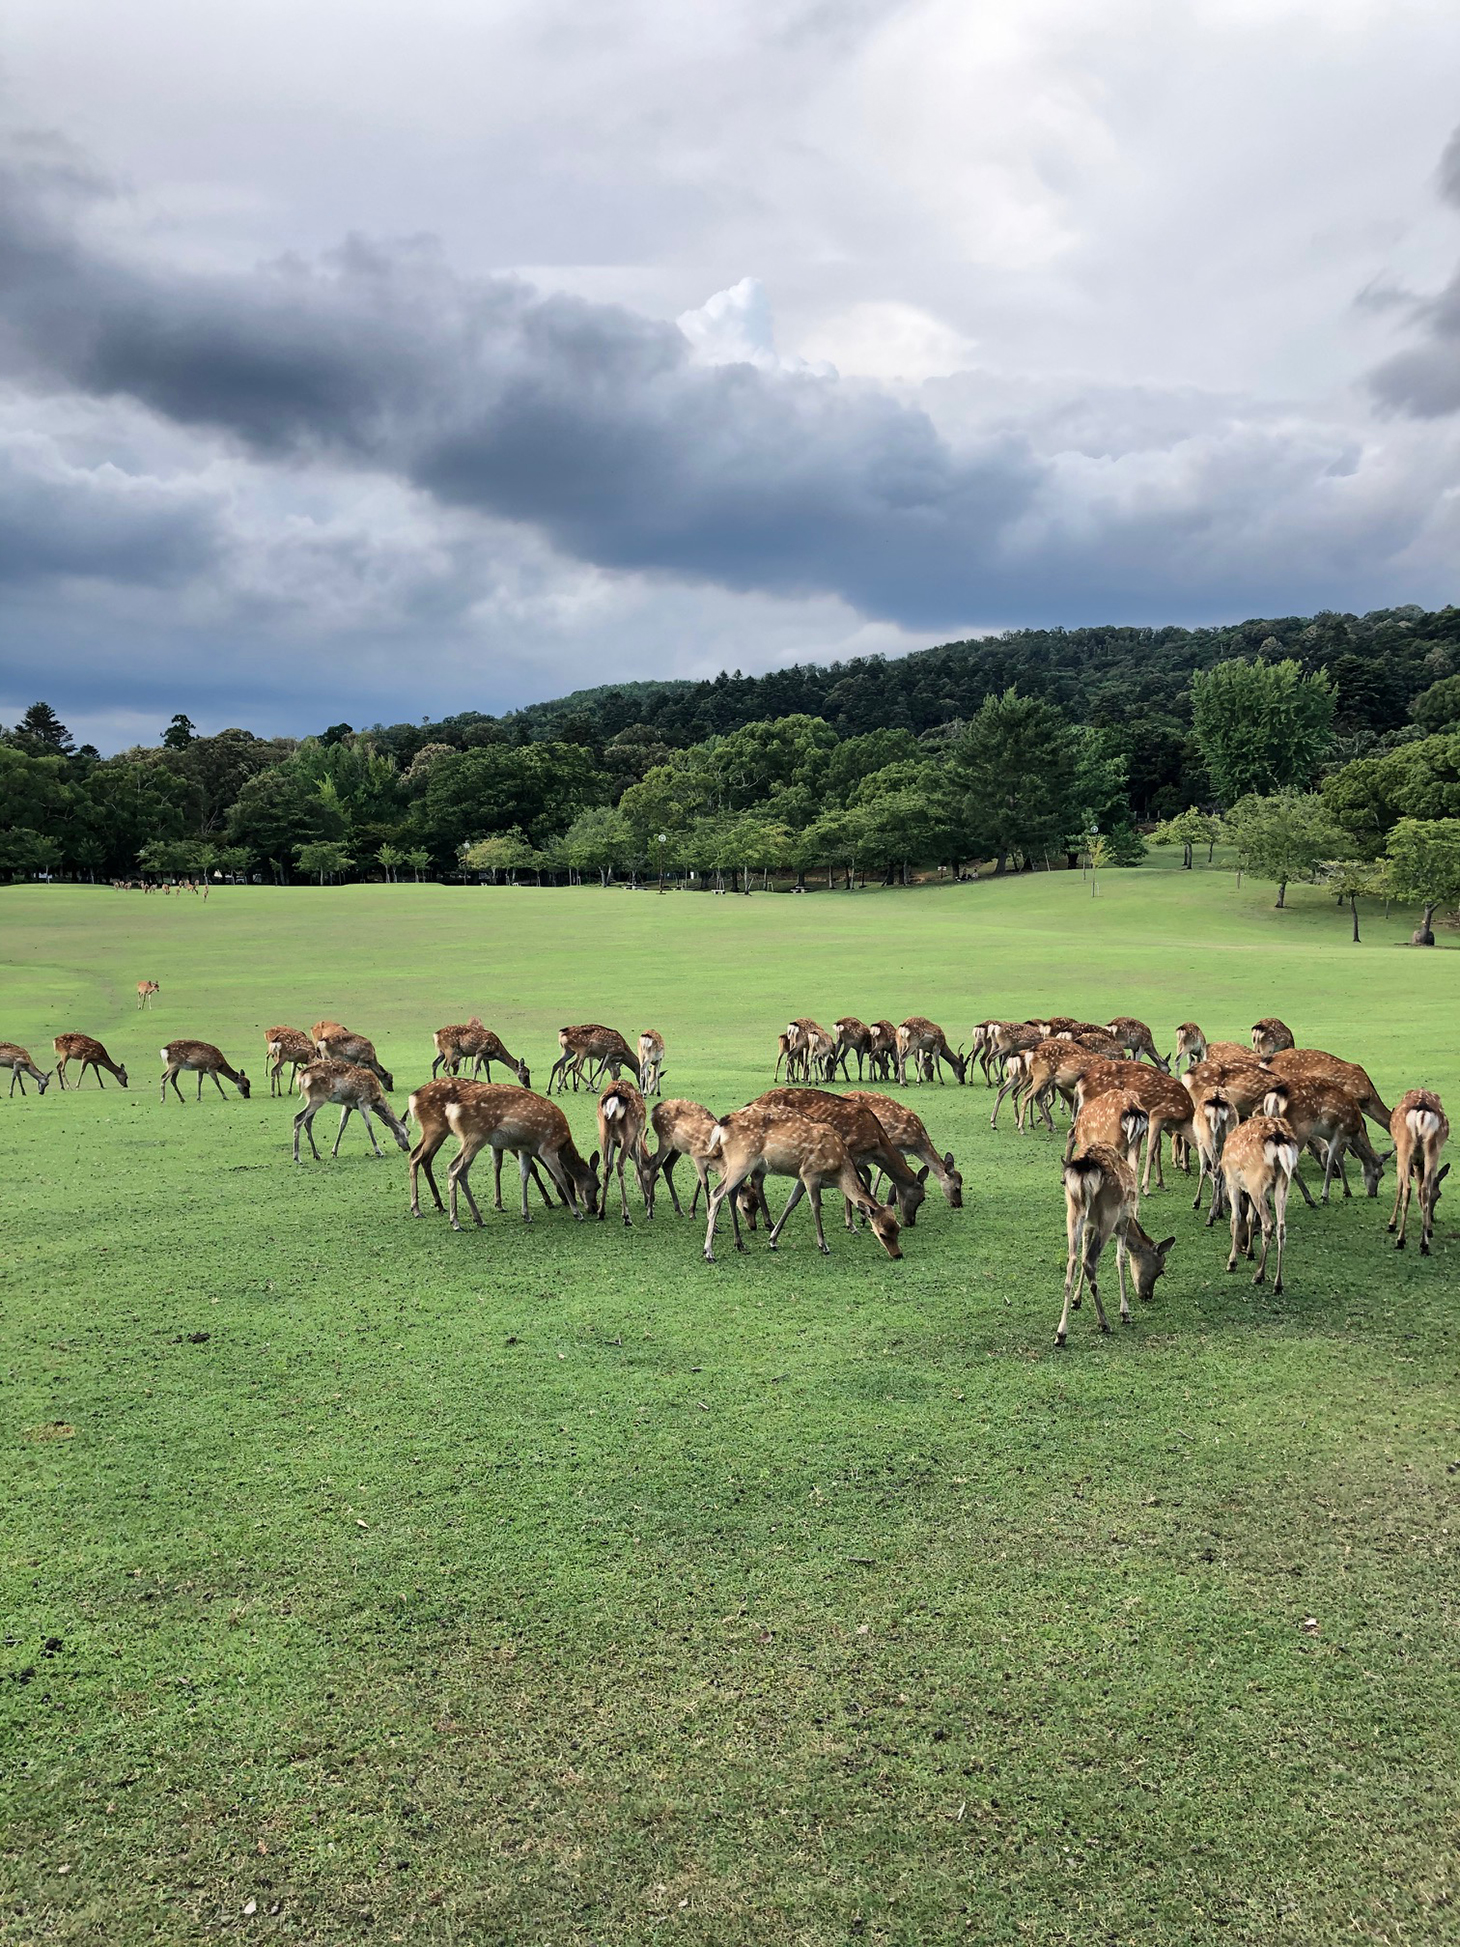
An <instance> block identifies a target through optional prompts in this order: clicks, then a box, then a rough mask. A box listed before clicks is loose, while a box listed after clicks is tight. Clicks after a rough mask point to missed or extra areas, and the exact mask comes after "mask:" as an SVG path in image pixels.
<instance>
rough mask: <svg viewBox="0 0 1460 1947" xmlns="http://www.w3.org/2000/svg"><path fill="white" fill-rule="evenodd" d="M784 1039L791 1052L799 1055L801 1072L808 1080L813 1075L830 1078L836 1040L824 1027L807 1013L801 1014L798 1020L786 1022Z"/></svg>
mask: <svg viewBox="0 0 1460 1947" xmlns="http://www.w3.org/2000/svg"><path fill="white" fill-rule="evenodd" d="M786 1041H787V1044H788V1046H789V1048H790V1050H791V1052H792V1053H793V1054H795V1055H796V1056H798V1057H799V1060H800V1067H801V1073H802V1075H803V1077H804V1078H805V1079H806V1080H808V1081H809V1080H810V1079H811V1077H812V1076H813V1075H815V1076H816V1077H817V1078H818V1080H825V1081H829V1080H830V1079H831V1064H832V1063H833V1062H834V1061H835V1059H836V1055H835V1049H836V1041H835V1039H834V1037H833V1036H831V1035H829V1034H828V1033H827V1031H826V1029H825V1028H824V1027H822V1026H821V1025H820V1024H819V1023H818V1022H816V1021H813V1020H812V1019H811V1018H810V1017H809V1015H803V1016H801V1018H800V1019H799V1020H795V1021H792V1022H790V1023H788V1025H787V1028H786Z"/></svg>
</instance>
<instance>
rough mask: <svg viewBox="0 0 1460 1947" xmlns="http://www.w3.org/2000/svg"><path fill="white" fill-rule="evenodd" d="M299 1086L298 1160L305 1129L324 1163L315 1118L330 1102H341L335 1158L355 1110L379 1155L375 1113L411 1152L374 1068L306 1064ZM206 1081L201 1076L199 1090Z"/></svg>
mask: <svg viewBox="0 0 1460 1947" xmlns="http://www.w3.org/2000/svg"><path fill="white" fill-rule="evenodd" d="M294 1080H295V1083H296V1085H297V1087H298V1089H299V1093H300V1094H301V1095H302V1096H303V1098H304V1107H303V1108H302V1109H301V1110H300V1111H299V1113H298V1115H296V1116H295V1118H294V1160H295V1162H296V1163H297V1162H298V1161H299V1160H300V1158H299V1132H300V1131H301V1129H302V1130H303V1132H304V1134H305V1135H306V1136H308V1138H309V1147H310V1148H311V1149H312V1150H313V1151H314V1160H315V1162H316V1163H317V1162H319V1161H320V1154H319V1149H318V1147H317V1146H316V1144H315V1140H314V1118H315V1117H316V1116H317V1115H318V1114H319V1112H320V1110H321V1109H322V1108H324V1107H325V1106H326V1105H327V1104H329V1103H338V1104H339V1108H340V1126H339V1130H338V1131H337V1133H336V1135H335V1146H334V1148H333V1149H332V1150H331V1151H330V1155H331V1156H338V1155H339V1153H340V1143H341V1141H342V1139H343V1137H344V1134H345V1124H346V1123H347V1122H348V1121H349V1120H350V1111H351V1110H352V1109H353V1110H355V1111H356V1112H357V1113H358V1115H359V1117H360V1120H361V1121H362V1122H363V1123H364V1125H365V1133H366V1135H367V1136H368V1137H369V1138H370V1147H371V1148H372V1149H373V1150H374V1151H375V1154H376V1155H377V1156H380V1157H383V1156H384V1154H385V1152H384V1150H383V1149H382V1148H381V1147H380V1144H379V1143H378V1142H377V1141H376V1140H375V1130H374V1127H373V1126H372V1124H371V1121H370V1114H371V1111H372V1110H374V1112H375V1114H376V1115H378V1116H379V1117H380V1120H381V1121H382V1122H383V1123H384V1124H385V1126H386V1128H387V1129H388V1130H389V1131H390V1133H391V1134H392V1135H393V1136H394V1137H395V1140H396V1143H397V1145H398V1146H399V1147H400V1148H401V1149H405V1150H409V1148H410V1146H411V1139H410V1137H409V1135H407V1133H406V1128H405V1124H404V1123H403V1122H402V1121H401V1120H400V1118H399V1117H398V1116H397V1114H396V1112H395V1110H394V1109H393V1108H392V1107H391V1106H390V1104H389V1102H387V1101H386V1099H385V1090H384V1089H383V1088H382V1087H381V1086H380V1080H379V1078H378V1076H376V1075H375V1074H374V1073H373V1072H372V1071H371V1070H370V1069H368V1068H357V1067H355V1066H354V1064H353V1063H351V1062H348V1061H311V1062H305V1063H304V1064H303V1065H302V1066H300V1067H299V1068H297V1069H296V1070H295V1074H294ZM201 1086H202V1078H201V1076H200V1077H199V1087H201Z"/></svg>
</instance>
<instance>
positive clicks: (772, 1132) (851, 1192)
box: [705, 1104, 902, 1264]
mask: <svg viewBox="0 0 1460 1947" xmlns="http://www.w3.org/2000/svg"><path fill="white" fill-rule="evenodd" d="M710 1141H711V1153H712V1155H713V1156H715V1157H716V1158H717V1159H718V1162H719V1166H720V1169H721V1170H722V1171H723V1175H722V1176H721V1178H720V1181H719V1182H718V1183H717V1184H716V1186H715V1188H714V1189H713V1190H712V1191H711V1192H710V1195H709V1216H708V1221H707V1223H706V1228H705V1262H706V1263H707V1264H713V1263H714V1261H715V1249H714V1246H715V1225H716V1223H717V1221H718V1220H719V1215H720V1206H721V1204H723V1203H724V1202H725V1200H726V1198H727V1197H728V1198H730V1199H731V1203H730V1217H731V1221H732V1223H733V1225H734V1227H735V1248H736V1250H737V1251H743V1250H744V1249H745V1245H744V1242H743V1240H742V1239H741V1235H740V1217H739V1214H738V1212H737V1209H736V1206H735V1202H734V1195H735V1192H736V1191H737V1190H738V1189H739V1188H740V1187H741V1185H742V1184H743V1183H745V1182H746V1180H747V1179H748V1178H749V1177H750V1176H752V1175H754V1174H757V1173H759V1174H762V1175H763V1174H767V1173H768V1174H770V1175H771V1176H793V1177H795V1179H796V1187H795V1188H794V1189H793V1190H792V1192H791V1195H790V1197H789V1198H788V1199H787V1202H786V1207H785V1209H784V1210H783V1211H782V1212H781V1214H780V1217H779V1219H778V1220H777V1222H776V1223H775V1224H774V1225H773V1226H772V1229H771V1233H770V1239H769V1242H770V1246H771V1249H772V1250H774V1249H775V1248H776V1245H777V1244H778V1243H779V1241H780V1235H781V1232H782V1230H783V1229H784V1228H785V1223H786V1219H787V1218H788V1217H789V1216H790V1214H791V1212H792V1211H793V1210H794V1209H795V1207H796V1205H797V1204H798V1203H799V1202H800V1200H801V1198H802V1196H803V1195H805V1194H808V1193H809V1195H810V1198H811V1217H812V1222H813V1223H814V1225H815V1227H816V1246H817V1249H818V1250H819V1251H821V1252H822V1254H823V1255H824V1256H827V1257H829V1256H830V1255H831V1247H830V1246H829V1245H828V1243H827V1241H826V1232H825V1231H824V1229H823V1228H822V1223H821V1193H822V1191H823V1190H824V1189H828V1188H832V1187H835V1188H836V1189H839V1190H840V1191H841V1193H842V1195H843V1196H844V1197H846V1198H847V1199H848V1200H849V1201H850V1202H851V1203H852V1204H853V1205H854V1206H855V1208H856V1209H858V1210H860V1211H861V1213H862V1215H863V1216H864V1217H865V1218H866V1219H867V1222H868V1223H869V1225H870V1226H871V1228H872V1232H873V1234H874V1236H875V1237H876V1238H877V1241H878V1243H880V1244H881V1246H882V1248H883V1250H884V1251H886V1253H887V1255H888V1256H889V1257H892V1258H899V1257H901V1256H902V1250H901V1247H900V1246H899V1244H898V1241H897V1238H898V1229H899V1226H898V1222H897V1218H896V1217H895V1216H894V1215H893V1213H892V1211H891V1210H889V1209H886V1208H884V1206H883V1205H882V1204H880V1203H878V1202H876V1201H875V1199H874V1198H873V1197H872V1196H871V1195H870V1193H869V1192H868V1191H867V1190H865V1189H864V1188H863V1186H862V1179H861V1177H860V1176H858V1174H857V1166H856V1164H855V1163H854V1162H853V1160H852V1158H851V1156H850V1155H849V1154H848V1152H847V1146H846V1144H845V1143H844V1142H843V1141H842V1139H841V1137H840V1136H839V1135H838V1134H837V1133H836V1131H835V1130H834V1129H832V1128H831V1127H829V1126H828V1124H826V1123H824V1122H811V1121H808V1120H807V1118H806V1117H805V1116H801V1115H793V1114H791V1113H790V1112H789V1111H788V1110H785V1109H768V1108H761V1107H759V1106H757V1105H755V1104H752V1105H751V1106H750V1107H749V1108H746V1109H737V1110H736V1112H735V1113H734V1114H733V1115H729V1116H723V1117H721V1119H720V1120H719V1121H718V1122H717V1123H716V1124H715V1130H714V1134H713V1135H712V1136H711V1138H710Z"/></svg>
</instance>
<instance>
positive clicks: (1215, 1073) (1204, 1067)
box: [1181, 1054, 1272, 1116]
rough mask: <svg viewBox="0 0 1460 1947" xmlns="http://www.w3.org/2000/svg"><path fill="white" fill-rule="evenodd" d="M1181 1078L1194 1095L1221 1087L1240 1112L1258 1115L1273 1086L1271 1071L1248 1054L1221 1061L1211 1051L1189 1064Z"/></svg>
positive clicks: (1241, 1114) (1241, 1113)
mask: <svg viewBox="0 0 1460 1947" xmlns="http://www.w3.org/2000/svg"><path fill="white" fill-rule="evenodd" d="M1181 1081H1182V1085H1183V1087H1184V1088H1185V1089H1186V1090H1187V1092H1188V1094H1190V1095H1192V1096H1193V1097H1195V1096H1197V1095H1199V1094H1201V1093H1202V1092H1203V1091H1205V1090H1208V1089H1220V1090H1221V1091H1222V1093H1223V1094H1224V1095H1225V1096H1226V1097H1227V1100H1228V1101H1229V1102H1230V1103H1231V1105H1232V1107H1233V1109H1234V1110H1235V1111H1236V1113H1237V1114H1238V1115H1239V1116H1248V1115H1256V1114H1257V1111H1258V1110H1259V1109H1260V1108H1261V1107H1262V1098H1263V1096H1264V1095H1266V1094H1267V1091H1268V1090H1269V1089H1270V1088H1271V1087H1272V1071H1271V1070H1270V1069H1267V1068H1264V1067H1263V1065H1262V1063H1261V1062H1260V1061H1256V1060H1254V1058H1253V1057H1252V1056H1251V1055H1249V1054H1244V1055H1243V1056H1242V1057H1241V1059H1240V1060H1238V1061H1221V1060H1218V1059H1217V1058H1216V1057H1215V1056H1213V1055H1208V1056H1207V1057H1206V1059H1205V1060H1204V1061H1199V1062H1197V1063H1196V1065H1195V1066H1194V1067H1192V1068H1188V1069H1187V1071H1186V1073H1185V1074H1184V1075H1183V1076H1182V1077H1181Z"/></svg>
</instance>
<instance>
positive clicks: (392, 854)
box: [375, 845, 406, 886]
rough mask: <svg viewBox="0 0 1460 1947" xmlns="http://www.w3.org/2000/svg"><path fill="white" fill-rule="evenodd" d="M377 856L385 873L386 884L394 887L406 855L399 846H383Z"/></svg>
mask: <svg viewBox="0 0 1460 1947" xmlns="http://www.w3.org/2000/svg"><path fill="white" fill-rule="evenodd" d="M375 856H376V858H377V859H379V861H380V864H381V867H382V869H383V871H384V873H385V879H386V884H387V885H392V886H393V885H394V884H395V875H396V872H397V870H398V869H399V867H400V866H402V865H404V863H405V856H406V855H405V853H404V852H403V851H402V850H401V848H400V847H399V845H382V846H380V848H379V849H378V850H377V852H376V854H375Z"/></svg>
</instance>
